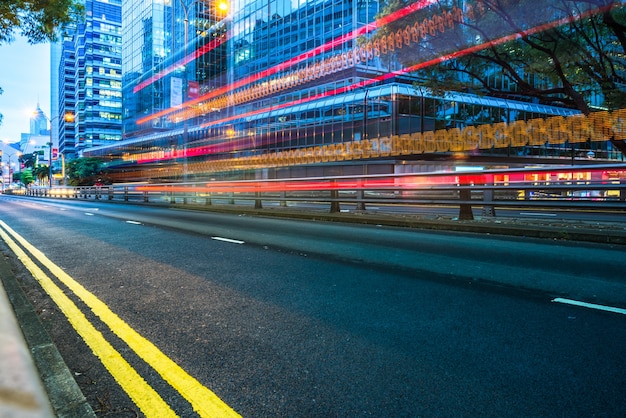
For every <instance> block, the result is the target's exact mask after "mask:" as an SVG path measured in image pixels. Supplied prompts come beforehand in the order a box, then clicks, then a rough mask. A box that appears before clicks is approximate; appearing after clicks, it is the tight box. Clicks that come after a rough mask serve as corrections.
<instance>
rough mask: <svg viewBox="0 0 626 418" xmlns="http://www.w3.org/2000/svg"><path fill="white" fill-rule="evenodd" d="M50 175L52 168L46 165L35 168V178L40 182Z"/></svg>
mask: <svg viewBox="0 0 626 418" xmlns="http://www.w3.org/2000/svg"><path fill="white" fill-rule="evenodd" d="M49 174H50V166H48V165H45V164H39V165H37V166H36V167H35V168H33V176H34V177H35V178H36V179H37V180H39V181H43V180H45V179H47V178H48V177H49Z"/></svg>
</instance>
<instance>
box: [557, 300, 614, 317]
mask: <svg viewBox="0 0 626 418" xmlns="http://www.w3.org/2000/svg"><path fill="white" fill-rule="evenodd" d="M552 302H557V303H565V304H567V305H575V306H582V307H583V308H590V309H598V310H600V311H607V312H613V313H618V314H622V315H626V309H622V308H614V307H613V306H605V305H597V304H595V303H587V302H581V301H578V300H573V299H564V298H556V299H552Z"/></svg>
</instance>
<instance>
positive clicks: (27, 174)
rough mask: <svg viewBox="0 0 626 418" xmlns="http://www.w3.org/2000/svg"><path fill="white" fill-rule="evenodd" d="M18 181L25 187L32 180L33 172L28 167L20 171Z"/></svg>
mask: <svg viewBox="0 0 626 418" xmlns="http://www.w3.org/2000/svg"><path fill="white" fill-rule="evenodd" d="M20 181H21V182H22V184H23V185H24V186H27V187H28V185H29V184H31V183H32V182H33V181H34V179H33V172H32V171H31V169H30V168H28V169H26V170H22V171H21V174H20Z"/></svg>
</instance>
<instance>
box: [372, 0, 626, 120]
mask: <svg viewBox="0 0 626 418" xmlns="http://www.w3.org/2000/svg"><path fill="white" fill-rule="evenodd" d="M416 1H417V0H408V1H407V0H392V1H390V2H389V3H388V5H387V7H386V8H384V10H383V13H382V15H389V14H390V13H392V12H394V11H396V10H398V9H400V8H402V7H405V6H407V5H409V4H412V3H416ZM455 5H460V7H467V6H468V5H471V6H473V13H472V15H471V17H470V16H469V14H468V13H467V9H465V15H464V21H463V23H460V24H456V25H455V26H454V28H446V30H445V31H443V32H441V31H437V32H436V33H435V34H431V35H428V36H426V37H425V38H421V39H420V42H419V43H418V44H417V45H413V46H412V47H411V48H402V49H400V50H398V49H396V50H395V52H394V54H395V57H396V58H397V59H398V60H399V61H400V62H401V64H402V66H403V67H405V68H409V67H411V66H414V65H416V64H417V65H419V64H425V65H424V68H420V69H419V70H417V71H416V72H415V75H417V76H418V77H419V78H420V79H421V82H420V83H419V84H420V85H421V86H425V87H428V88H430V89H431V90H433V91H434V92H436V93H440V94H442V95H443V94H445V92H446V91H461V92H470V93H475V94H483V95H490V96H496V97H503V98H509V99H521V100H528V101H533V102H537V103H543V104H549V105H561V106H568V107H572V108H576V109H578V110H580V111H582V112H583V113H589V111H590V104H591V98H592V95H593V94H601V95H602V96H603V98H604V106H606V107H607V108H609V109H617V108H624V107H626V92H625V90H624V86H625V85H626V60H625V59H624V56H625V54H626V7H625V5H624V3H623V2H622V1H619V0H578V1H577V0H548V1H546V2H545V3H542V5H541V7H537V4H536V3H534V2H533V1H531V0H522V1H518V0H497V1H496V0H475V1H473V0H470V1H464V2H456V1H450V0H440V1H438V2H436V3H435V4H434V5H432V6H430V7H428V8H424V9H421V10H419V11H417V12H415V13H411V14H410V15H409V16H408V17H406V18H404V19H402V20H398V21H396V22H394V23H393V24H392V25H388V26H387V27H385V28H384V29H383V30H382V31H380V33H377V34H376V37H381V36H384V35H385V33H392V32H394V31H396V30H397V29H399V28H403V27H406V25H412V24H413V23H415V22H422V21H423V19H430V18H431V17H432V16H435V15H439V16H441V15H442V14H443V13H444V12H446V11H449V10H451V9H452V7H454V6H455ZM426 64H427V65H426Z"/></svg>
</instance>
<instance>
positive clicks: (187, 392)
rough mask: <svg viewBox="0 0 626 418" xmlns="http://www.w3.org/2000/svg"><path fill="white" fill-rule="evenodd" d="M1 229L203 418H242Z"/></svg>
mask: <svg viewBox="0 0 626 418" xmlns="http://www.w3.org/2000/svg"><path fill="white" fill-rule="evenodd" d="M0 226H2V227H3V228H5V229H6V230H7V231H9V232H10V233H11V235H13V237H15V239H16V240H17V241H18V242H19V243H20V244H21V245H22V246H23V247H24V248H26V249H27V250H28V251H29V252H30V253H31V254H32V255H33V256H34V257H35V258H36V259H37V260H39V262H40V263H42V264H43V265H45V266H46V268H47V269H49V270H50V272H52V273H53V274H54V275H55V276H56V277H57V278H58V279H59V280H60V281H61V282H62V283H63V284H65V285H66V286H67V287H68V288H69V289H71V290H72V292H74V293H75V294H76V296H78V297H79V298H80V299H81V300H82V301H83V302H84V303H85V304H86V305H87V306H88V307H89V308H90V309H91V310H92V311H93V312H94V314H96V315H97V316H98V317H99V318H100V319H101V320H102V322H104V323H105V324H106V325H107V326H108V327H109V328H110V329H111V331H113V332H114V333H115V334H116V335H117V336H118V337H119V338H120V339H122V340H123V341H124V342H125V343H126V344H128V346H129V347H130V348H131V349H132V350H133V351H135V353H136V354H137V355H138V356H139V357H141V358H142V359H143V360H144V361H145V362H146V363H148V364H149V365H150V366H151V367H152V368H153V369H154V370H155V371H156V372H157V373H159V375H161V377H162V378H163V379H164V380H165V381H166V382H168V383H169V384H170V385H171V386H172V387H173V388H174V389H176V390H177V391H178V392H179V393H180V394H181V396H183V397H184V398H185V399H186V400H187V401H188V402H189V403H190V404H191V405H192V407H193V409H194V411H196V412H197V413H198V414H199V415H200V416H202V417H240V415H239V414H238V413H237V412H235V411H234V410H233V409H232V408H231V407H230V406H228V405H227V404H226V403H224V402H223V401H222V400H221V399H220V398H219V397H218V396H217V395H216V394H215V393H213V392H212V391H210V390H209V389H208V388H206V387H205V386H203V385H202V384H201V383H200V382H198V381H197V380H196V379H195V378H194V377H192V376H191V375H189V374H188V373H187V372H186V371H185V370H183V369H182V368H181V367H180V366H179V365H178V364H176V363H175V362H174V361H173V360H171V359H170V358H169V357H167V356H166V355H165V354H164V353H163V352H161V350H159V349H158V348H157V347H156V346H155V345H154V344H152V342H150V341H149V340H147V339H145V338H144V337H143V336H141V335H140V334H139V333H138V332H137V331H135V330H134V329H133V328H131V327H130V326H129V325H128V324H127V323H126V322H124V321H123V320H122V319H121V318H120V317H118V316H117V315H116V314H115V313H114V312H112V311H111V310H110V309H109V307H108V306H107V305H106V304H104V302H102V301H101V300H99V299H98V298H97V297H96V296H95V295H93V294H92V293H90V292H89V291H88V290H87V289H85V288H84V287H83V286H82V285H81V284H79V283H78V282H77V281H75V280H74V279H72V278H71V277H70V276H69V275H68V274H67V273H65V272H64V271H63V270H62V269H61V268H60V267H58V266H57V265H56V264H54V263H53V262H52V261H51V260H50V259H48V257H46V256H45V255H44V254H43V253H42V252H41V251H39V250H38V249H37V248H35V247H33V246H32V245H31V244H30V243H28V241H26V240H25V239H24V238H22V237H21V236H20V235H19V234H17V233H16V232H15V231H13V230H12V229H11V228H10V227H9V226H8V225H6V223H4V222H3V221H0Z"/></svg>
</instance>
